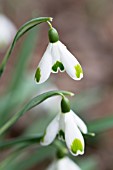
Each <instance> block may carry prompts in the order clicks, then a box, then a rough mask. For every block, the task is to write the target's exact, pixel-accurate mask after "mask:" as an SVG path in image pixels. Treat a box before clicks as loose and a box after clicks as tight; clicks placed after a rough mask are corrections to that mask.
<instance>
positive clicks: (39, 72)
mask: <svg viewBox="0 0 113 170" xmlns="http://www.w3.org/2000/svg"><path fill="white" fill-rule="evenodd" d="M40 77H41V71H40V68H39V67H38V68H37V70H36V73H35V79H36V81H37V82H39V81H40Z"/></svg>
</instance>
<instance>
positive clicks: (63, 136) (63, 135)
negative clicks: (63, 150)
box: [59, 130, 65, 140]
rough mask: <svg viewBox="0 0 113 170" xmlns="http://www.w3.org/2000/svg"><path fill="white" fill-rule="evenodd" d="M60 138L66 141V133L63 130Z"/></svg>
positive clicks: (60, 132)
mask: <svg viewBox="0 0 113 170" xmlns="http://www.w3.org/2000/svg"><path fill="white" fill-rule="evenodd" d="M59 137H60V138H61V139H63V140H65V134H64V131H63V130H60V131H59Z"/></svg>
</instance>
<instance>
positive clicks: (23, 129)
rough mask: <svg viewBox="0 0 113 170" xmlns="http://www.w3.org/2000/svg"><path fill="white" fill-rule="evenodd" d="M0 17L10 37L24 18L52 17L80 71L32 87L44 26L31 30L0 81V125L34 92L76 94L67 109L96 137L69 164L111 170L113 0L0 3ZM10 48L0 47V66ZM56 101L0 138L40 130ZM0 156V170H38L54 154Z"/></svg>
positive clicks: (33, 150) (33, 151)
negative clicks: (79, 77)
mask: <svg viewBox="0 0 113 170" xmlns="http://www.w3.org/2000/svg"><path fill="white" fill-rule="evenodd" d="M0 13H1V14H0V15H5V17H7V18H8V19H9V20H11V21H12V23H13V24H14V34H13V35H11V37H12V38H13V37H14V35H15V32H16V30H18V29H19V27H20V26H21V25H22V24H24V23H25V22H27V21H28V20H30V19H32V18H36V17H41V16H44V17H53V26H54V27H55V28H56V29H57V30H58V32H59V35H60V40H61V41H62V42H63V43H64V44H65V45H66V46H67V47H68V49H69V50H70V51H71V52H72V53H73V54H74V55H75V56H76V57H77V59H78V60H79V61H80V63H81V65H82V67H83V70H84V78H83V80H81V81H74V80H72V79H71V78H70V77H69V76H68V75H67V74H66V73H58V74H52V75H51V77H50V78H49V80H48V81H47V82H46V83H44V84H43V85H36V83H35V81H34V74H35V70H36V68H37V65H38V63H39V61H40V59H41V57H42V55H43V53H44V51H45V49H46V46H47V44H48V34H47V33H48V25H47V24H41V25H39V26H37V27H35V28H33V29H32V30H31V31H29V32H28V33H26V35H24V36H23V37H22V38H21V39H20V40H19V41H18V43H17V44H16V46H15V49H14V51H13V53H12V55H11V57H10V59H9V61H8V63H7V67H6V69H5V72H4V74H3V76H2V78H1V80H0V126H2V125H3V124H4V123H5V122H6V121H7V120H8V119H9V117H11V116H12V115H13V114H14V113H16V112H17V111H18V110H19V109H20V108H21V107H22V106H23V105H24V104H25V103H26V102H27V101H29V100H30V99H31V98H33V97H34V96H37V95H38V94H40V93H43V92H45V91H48V90H54V89H63V90H69V91H72V92H74V93H75V94H76V95H75V97H73V98H70V100H71V106H72V109H73V110H74V111H75V112H76V113H77V114H78V115H80V116H81V117H82V118H83V120H84V121H85V122H86V123H87V124H88V127H89V131H91V132H95V133H96V136H95V137H93V138H92V137H89V136H86V152H85V154H84V155H83V156H79V157H77V158H76V157H75V158H74V160H75V161H76V162H77V163H78V164H79V166H80V167H81V168H82V169H83V170H95V169H97V170H113V149H112V146H113V129H112V127H113V0H79V1H78V0H60V1H55V0H46V1H45V0H41V1H39V0H32V1H30V0H23V1H18V0H0ZM1 23H2V22H1ZM1 23H0V27H1V26H2V25H1ZM7 29H9V27H8V26H7ZM2 35H3V34H2ZM10 44H11V42H9V44H5V43H4V45H3V44H2V45H1V46H0V62H1V61H2V59H3V57H4V55H5V53H6V51H7V49H8V46H9V45H10ZM59 101H60V99H59V98H58V97H54V98H52V99H51V100H48V102H44V103H43V104H41V105H40V106H39V107H35V108H34V109H32V110H31V111H29V112H28V113H26V114H25V115H24V116H23V117H22V118H21V119H20V120H19V121H18V122H17V123H16V124H15V125H14V126H13V127H12V128H11V129H10V130H8V132H7V134H5V135H4V136H3V137H2V139H1V140H4V139H5V140H7V139H12V138H15V137H20V136H24V135H31V134H36V133H38V132H43V131H44V129H45V127H46V125H47V124H48V123H49V122H50V120H51V119H52V118H53V117H54V115H55V114H56V113H57V111H58V110H59ZM52 105H53V107H52V108H51V106H52ZM0 152H1V154H0V160H1V163H0V170H1V169H2V170H10V169H11V170H13V169H14V170H15V169H16V170H20V169H21V170H35V169H38V170H44V169H46V167H47V166H48V165H49V163H50V162H51V161H52V160H53V157H54V156H53V155H55V153H54V152H55V151H54V149H53V148H51V147H50V148H42V149H41V148H40V147H39V145H33V146H30V147H28V148H26V149H23V150H22V149H21V150H19V151H17V150H16V147H15V148H13V149H6V150H1V151H0ZM39 155H40V156H39Z"/></svg>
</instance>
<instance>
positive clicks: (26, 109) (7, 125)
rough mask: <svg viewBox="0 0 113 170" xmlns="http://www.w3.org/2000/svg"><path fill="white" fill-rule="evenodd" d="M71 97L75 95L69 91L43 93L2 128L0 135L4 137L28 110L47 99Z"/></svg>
mask: <svg viewBox="0 0 113 170" xmlns="http://www.w3.org/2000/svg"><path fill="white" fill-rule="evenodd" d="M61 93H62V94H64V95H70V96H72V95H73V93H71V92H67V91H50V92H46V93H43V94H41V95H39V96H37V97H35V98H33V99H32V100H30V101H29V102H28V103H27V104H26V105H25V106H24V107H23V109H22V110H21V111H19V112H17V113H16V114H14V116H13V117H12V118H11V119H9V120H8V121H7V122H6V123H5V124H4V125H3V126H2V127H1V128H0V135H2V134H3V133H4V132H5V131H6V130H7V129H8V128H10V127H11V126H12V125H13V124H14V123H15V122H16V121H17V120H18V119H19V118H20V117H21V116H22V115H23V114H24V113H26V112H27V111H28V110H30V109H32V108H33V107H35V106H37V105H39V104H40V103H42V102H43V101H44V100H46V99H47V98H50V97H52V96H56V95H60V96H62V95H61Z"/></svg>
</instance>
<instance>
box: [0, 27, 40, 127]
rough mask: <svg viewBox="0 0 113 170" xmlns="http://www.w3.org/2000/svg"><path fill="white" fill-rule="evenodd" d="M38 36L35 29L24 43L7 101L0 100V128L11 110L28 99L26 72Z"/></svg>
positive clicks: (13, 72)
mask: <svg viewBox="0 0 113 170" xmlns="http://www.w3.org/2000/svg"><path fill="white" fill-rule="evenodd" d="M36 34H37V29H36V28H35V29H33V30H32V31H30V32H29V33H28V35H27V37H26V38H25V41H24V43H22V47H21V49H20V53H19V55H18V57H17V61H16V63H15V64H16V67H15V68H14V69H13V71H12V76H11V77H12V79H11V80H10V82H11V83H10V85H9V86H8V89H7V93H6V94H7V96H6V99H5V98H4V100H0V109H1V113H0V127H1V126H2V125H3V124H4V123H5V121H6V120H7V118H8V116H9V114H10V112H11V110H12V109H14V108H15V104H16V105H17V104H18V106H20V105H21V103H22V102H23V100H25V99H26V95H25V94H26V93H25V92H26V91H27V87H25V88H24V87H23V84H24V82H25V81H26V79H25V78H26V77H25V70H26V67H27V65H28V62H29V59H31V56H32V52H33V50H34V48H35V47H36V40H37V36H36ZM20 91H21V94H20ZM30 91H31V89H30V88H29V91H27V96H28V95H30ZM19 94H20V95H19ZM19 96H20V101H19V100H18V97H19ZM11 99H12V100H11ZM6 106H7V107H6ZM2 108H3V109H2ZM7 113H8V114H7Z"/></svg>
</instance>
